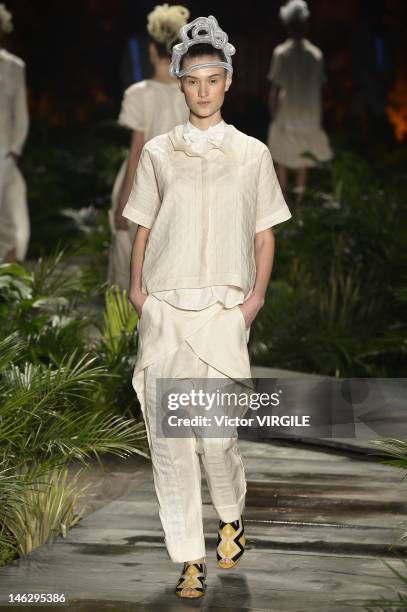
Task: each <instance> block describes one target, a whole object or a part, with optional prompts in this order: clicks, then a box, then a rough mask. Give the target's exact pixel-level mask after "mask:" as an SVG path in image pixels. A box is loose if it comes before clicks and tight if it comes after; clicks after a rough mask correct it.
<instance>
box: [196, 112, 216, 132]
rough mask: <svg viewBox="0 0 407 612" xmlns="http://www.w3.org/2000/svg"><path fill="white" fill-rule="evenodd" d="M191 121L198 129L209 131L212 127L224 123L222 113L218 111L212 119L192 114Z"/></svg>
mask: <svg viewBox="0 0 407 612" xmlns="http://www.w3.org/2000/svg"><path fill="white" fill-rule="evenodd" d="M189 121H190V123H192V125H193V126H194V127H196V128H198V129H199V130H207V129H209V128H210V127H212V126H214V125H217V124H218V123H220V122H221V121H222V115H221V113H220V111H218V112H217V113H215V114H214V115H211V116H210V117H199V116H198V115H195V114H194V113H192V112H190V113H189Z"/></svg>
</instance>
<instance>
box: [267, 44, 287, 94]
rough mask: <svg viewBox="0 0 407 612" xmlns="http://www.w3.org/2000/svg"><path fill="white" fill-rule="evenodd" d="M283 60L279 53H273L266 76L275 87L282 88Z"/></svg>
mask: <svg viewBox="0 0 407 612" xmlns="http://www.w3.org/2000/svg"><path fill="white" fill-rule="evenodd" d="M282 62H283V58H282V55H281V53H277V52H276V50H274V52H273V56H272V58H271V62H270V68H269V71H268V74H267V80H268V81H272V82H273V83H274V85H277V87H283V86H284V77H283V64H282Z"/></svg>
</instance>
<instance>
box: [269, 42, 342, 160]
mask: <svg viewBox="0 0 407 612" xmlns="http://www.w3.org/2000/svg"><path fill="white" fill-rule="evenodd" d="M267 78H268V80H270V81H272V82H273V83H274V84H275V85H276V86H277V87H279V88H280V92H279V99H278V109H277V114H276V116H275V117H273V119H272V122H271V123H270V125H269V130H268V135H267V145H268V147H269V149H270V152H271V155H272V157H273V159H274V161H276V162H277V163H280V164H282V165H283V166H287V167H288V168H304V167H311V166H315V165H316V162H315V161H314V160H312V159H309V158H306V157H303V156H302V154H303V153H306V152H308V153H311V154H312V155H313V156H314V157H315V158H316V159H317V160H318V161H319V162H321V161H327V160H329V159H331V158H332V151H331V148H330V146H329V141H328V137H327V135H326V133H325V132H324V130H323V129H322V127H321V88H322V83H323V80H324V71H323V54H322V51H321V50H320V49H318V47H316V46H315V45H313V44H311V43H310V41H309V40H307V39H305V38H302V39H300V40H295V39H291V38H290V39H288V40H286V41H285V42H284V43H283V44H281V45H278V46H277V47H276V48H275V49H274V51H273V57H272V60H271V65H270V70H269V73H268V76H267Z"/></svg>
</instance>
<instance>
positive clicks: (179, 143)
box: [168, 121, 236, 157]
mask: <svg viewBox="0 0 407 612" xmlns="http://www.w3.org/2000/svg"><path fill="white" fill-rule="evenodd" d="M220 123H223V124H224V126H223V130H224V131H223V137H222V139H221V141H220V142H216V143H214V144H213V148H216V149H219V150H220V151H222V152H223V153H224V154H225V155H227V156H230V157H236V154H235V150H234V148H233V137H234V135H235V132H236V129H235V128H234V127H233V125H230V124H228V123H225V122H224V121H222V122H220ZM191 125H192V124H191ZM218 125H219V124H216V126H213V127H214V128H215V127H217V126H218ZM192 127H195V126H192ZM184 129H185V124H181V125H176V126H175V127H174V128H173V129H172V130H171V131H170V132H168V137H169V139H170V140H171V143H172V145H173V147H174V149H175V150H176V151H184V153H186V155H190V156H192V157H205V155H206V153H205V155H202V154H200V153H197V152H196V151H194V150H193V149H192V148H191V147H190V146H189V144H188V142H187V141H186V140H185V138H184ZM196 129H199V128H196ZM200 131H202V130H200ZM206 131H207V130H205V132H206ZM205 132H204V133H205Z"/></svg>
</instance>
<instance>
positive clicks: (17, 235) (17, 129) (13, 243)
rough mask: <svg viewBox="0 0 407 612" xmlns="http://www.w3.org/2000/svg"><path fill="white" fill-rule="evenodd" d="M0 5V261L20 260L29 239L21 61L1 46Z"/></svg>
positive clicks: (1, 12)
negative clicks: (21, 167)
mask: <svg viewBox="0 0 407 612" xmlns="http://www.w3.org/2000/svg"><path fill="white" fill-rule="evenodd" d="M12 28H13V26H12V22H11V14H10V13H9V12H8V11H7V10H6V8H5V6H4V4H0V261H7V262H10V261H14V260H16V259H18V260H20V261H22V260H24V258H25V256H26V253H27V248H28V242H29V238H30V221H29V216H28V207H27V200H26V188H25V182H24V179H23V177H22V175H21V172H20V170H19V169H18V166H17V161H18V158H19V157H20V155H21V152H22V149H23V146H24V142H25V139H26V137H27V133H28V111H27V94H26V87H25V64H24V62H23V61H22V60H21V59H20V58H18V57H16V56H15V55H12V54H11V53H8V52H7V51H6V50H5V49H2V48H1V43H2V37H3V35H4V33H7V32H10V31H11V30H12Z"/></svg>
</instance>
